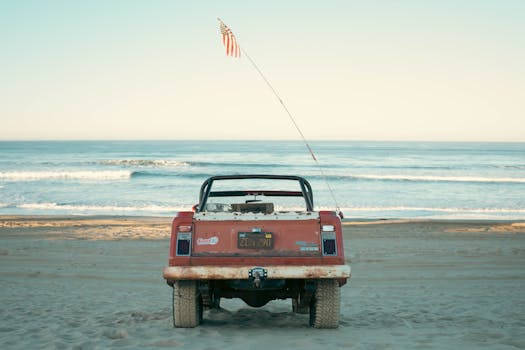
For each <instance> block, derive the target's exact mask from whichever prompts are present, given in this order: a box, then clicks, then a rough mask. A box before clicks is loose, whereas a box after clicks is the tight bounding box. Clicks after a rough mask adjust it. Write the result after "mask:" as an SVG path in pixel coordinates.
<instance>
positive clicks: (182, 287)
mask: <svg viewBox="0 0 525 350" xmlns="http://www.w3.org/2000/svg"><path fill="white" fill-rule="evenodd" d="M202 311H203V310H202V298H201V296H200V293H199V290H198V288H197V282H196V281H175V282H174V283H173V326H174V327H177V328H193V327H197V326H198V325H199V324H200V323H201V321H202Z"/></svg>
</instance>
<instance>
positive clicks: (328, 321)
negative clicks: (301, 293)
mask: <svg viewBox="0 0 525 350" xmlns="http://www.w3.org/2000/svg"><path fill="white" fill-rule="evenodd" d="M340 308H341V291H340V289H339V283H338V282H337V281H336V280H330V279H326V280H324V279H323V280H319V281H317V289H316V291H315V294H314V297H313V298H312V302H311V304H310V326H313V327H315V328H337V327H338V326H339V312H340Z"/></svg>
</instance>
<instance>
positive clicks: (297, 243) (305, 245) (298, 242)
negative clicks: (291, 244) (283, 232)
mask: <svg viewBox="0 0 525 350" xmlns="http://www.w3.org/2000/svg"><path fill="white" fill-rule="evenodd" d="M295 245H298V246H300V247H319V245H318V244H317V243H315V242H305V241H297V242H295Z"/></svg>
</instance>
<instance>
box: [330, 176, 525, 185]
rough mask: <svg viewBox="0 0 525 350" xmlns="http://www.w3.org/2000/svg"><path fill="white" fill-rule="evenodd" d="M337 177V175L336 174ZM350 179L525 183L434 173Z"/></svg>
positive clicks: (518, 179) (520, 179)
mask: <svg viewBox="0 0 525 350" xmlns="http://www.w3.org/2000/svg"><path fill="white" fill-rule="evenodd" d="M336 177H337V176H336ZM343 177H346V178H350V179H364V180H384V181H421V182H475V183H525V178H521V177H482V176H434V175H346V176H343Z"/></svg>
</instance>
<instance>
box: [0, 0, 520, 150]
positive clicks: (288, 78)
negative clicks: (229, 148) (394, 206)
mask: <svg viewBox="0 0 525 350" xmlns="http://www.w3.org/2000/svg"><path fill="white" fill-rule="evenodd" d="M217 17H220V18H221V19H222V20H223V21H224V22H225V23H226V24H227V25H228V26H229V27H230V28H231V29H232V31H233V32H234V34H235V35H236V37H237V41H238V43H239V45H240V46H241V48H242V49H243V50H244V51H245V52H246V53H248V55H249V56H250V57H251V58H252V59H253V60H254V62H255V63H256V64H257V66H258V67H259V69H260V70H261V71H262V72H263V73H264V75H265V76H266V78H267V79H268V80H269V81H270V83H271V84H272V85H273V87H274V89H275V90H276V91H277V92H278V94H279V96H280V97H281V99H282V100H283V101H284V103H285V104H286V106H287V108H288V109H289V111H290V112H291V114H292V116H293V117H294V118H295V120H296V122H297V124H298V125H299V127H300V128H301V130H302V132H303V134H304V136H305V137H306V138H307V139H309V140H373V141H376V140H389V141H391V140H393V141H397V140H407V141H519V142H523V141H525V63H524V62H525V1H522V0H513V1H511V0H493V1H487V0H463V1H462V0H453V1H452V0H436V1H432V0H428V1H417V0H414V1H408V0H398V1H394V0H384V1H374V0H371V1H354V0H347V1H334V0H312V1H304V0H303V1H296V0H289V1H279V0H267V1H249V0H247V1H227V0H223V1H199V0H196V1H178V0H172V1H159V0H151V1H145V0H144V1H133V0H129V1H127V0H120V1H117V0H113V1H110V0H107V1H97V0H92V1H70V0H64V1H58V0H57V1H51V0H49V1H45V0H40V1H29V0H18V1H17V0H11V1H10V0H0V140H111V139H115V140H122V139H126V140H132V139H142V140H144V139H151V140H155V139H163V140H177V139H217V140H231V139H242V140H250V139H259V140H260V139H287V140H294V139H298V138H299V137H300V136H299V134H298V132H297V130H296V129H295V127H294V126H293V124H292V122H291V120H290V119H289V117H288V115H287V114H286V112H285V111H284V109H283V108H282V106H281V105H280V104H279V102H278V100H277V99H276V97H275V96H274V95H273V93H272V91H271V90H270V89H269V88H268V87H267V85H266V84H265V82H264V80H262V78H261V77H260V76H259V75H258V73H257V71H256V70H255V68H254V67H253V66H252V64H251V63H250V61H249V60H247V59H246V57H244V56H243V57H241V58H240V59H235V58H232V57H228V56H226V54H225V50H224V47H223V46H222V43H221V40H220V35H219V30H218V21H217Z"/></svg>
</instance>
